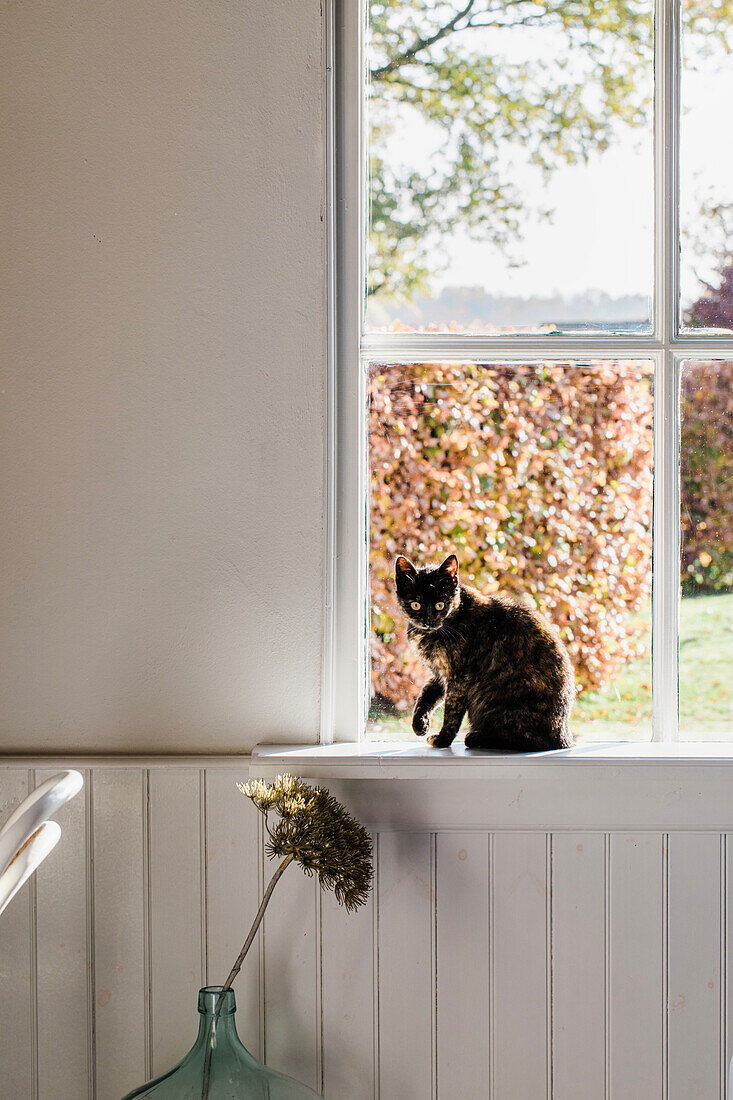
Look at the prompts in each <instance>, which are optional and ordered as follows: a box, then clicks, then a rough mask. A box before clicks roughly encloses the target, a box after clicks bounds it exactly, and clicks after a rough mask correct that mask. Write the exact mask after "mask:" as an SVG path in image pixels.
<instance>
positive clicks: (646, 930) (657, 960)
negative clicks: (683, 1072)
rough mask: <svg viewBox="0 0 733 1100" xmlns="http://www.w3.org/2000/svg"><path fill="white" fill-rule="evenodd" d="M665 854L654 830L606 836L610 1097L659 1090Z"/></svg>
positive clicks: (648, 1096)
mask: <svg viewBox="0 0 733 1100" xmlns="http://www.w3.org/2000/svg"><path fill="white" fill-rule="evenodd" d="M662 857H663V847H662V837H661V836H660V835H659V834H658V833H651V834H650V833H628V834H626V833H616V834H613V835H612V836H611V837H610V844H609V930H608V931H609V944H608V981H609V991H608V992H609V996H608V1006H609V1027H608V1037H609V1047H608V1054H607V1058H608V1080H609V1094H610V1100H626V1098H627V1097H629V1096H640V1097H641V1096H643V1097H645V1100H662V1097H663V1095H664V1072H663V1071H664V1051H663V1037H664V1027H663V1012H664V1005H663V1001H662V996H663V990H664V984H663V974H662V967H663V935H662V933H663V927H662V919H663V912H664V906H663V896H662V889H663V877H662Z"/></svg>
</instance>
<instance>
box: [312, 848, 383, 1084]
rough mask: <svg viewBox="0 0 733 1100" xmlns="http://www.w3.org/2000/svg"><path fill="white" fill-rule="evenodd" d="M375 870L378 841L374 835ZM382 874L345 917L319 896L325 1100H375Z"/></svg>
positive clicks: (332, 902)
mask: <svg viewBox="0 0 733 1100" xmlns="http://www.w3.org/2000/svg"><path fill="white" fill-rule="evenodd" d="M372 844H373V857H374V862H375V866H377V865H378V863H379V852H378V846H379V839H378V837H377V835H376V834H372ZM378 896H379V875H378V870H377V873H376V874H375V879H374V889H373V891H372V894H371V896H370V898H369V901H368V902H367V903H366V905H363V906H361V908H360V909H357V911H356V912H355V913H347V912H346V911H345V910H344V909H343V908H342V906H340V905H339V904H338V903H337V901H336V899H335V897H334V895H333V894H332V893H331V892H330V891H328V892H326V893H324V894H322V896H321V941H322V951H321V980H322V1000H321V1004H322V1015H323V1094H324V1096H325V1097H326V1100H343V1098H344V1097H346V1096H348V1097H349V1100H373V1098H374V1096H375V1095H376V1093H375V1081H376V1057H377V1044H376V1038H377V1033H378V1032H377V1028H378V1008H379V1002H378V997H377V996H376V995H375V990H376V967H377V944H376V935H377V900H376V899H377V897H378Z"/></svg>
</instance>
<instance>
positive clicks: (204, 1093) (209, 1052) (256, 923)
mask: <svg viewBox="0 0 733 1100" xmlns="http://www.w3.org/2000/svg"><path fill="white" fill-rule="evenodd" d="M294 859H295V856H294V855H289V856H286V857H285V859H284V860H283V861H282V863H281V864H280V865H279V866H278V868H277V870H276V871H275V874H274V875H273V876H272V878H271V879H270V881H269V883H268V886H267V889H266V890H265V893H264V896H263V898H262V901H261V902H260V907H259V909H258V910H257V913H256V915H255V919H254V920H253V921H252V927H251V928H250V930H249V932H248V934H247V939H246V940H245V941H244V944H243V946H242V950H241V951H240V952H239V954H238V955H237V961H236V962H235V964H234V966H233V967H232V969H231V970H230V971H229V976H228V977H227V980H226V981H225V982H224V985H223V986H222V987H221V994H220V997H219V1000H218V1003H217V1005H216V1008H215V1009H214V1016H213V1019H212V1021H211V1031H210V1034H209V1042H208V1045H207V1047H206V1058H205V1060H204V1079H203V1084H202V1086H201V1100H208V1096H209V1081H210V1079H211V1060H212V1057H213V1054H214V1040H215V1038H216V1024H217V1021H218V1019H219V1013H220V1011H221V1006H222V1003H223V1000H224V994H225V993H226V992H227V990H229V989H231V986H232V982H233V981H234V979H235V978H236V976H237V974H238V973H239V971H240V970H241V969H242V963H243V962H244V959H245V956H246V954H247V952H248V951H249V949H250V947H251V946H252V941H253V940H254V938H255V936H256V935H257V929H258V928H259V927H260V925H261V924H262V918H263V917H264V915H265V909H266V908H267V903H268V901H269V900H270V898H271V896H272V891H273V890H274V889H275V887H276V886H277V884H278V881H279V879H280V876H281V875H282V874H283V872H284V871H285V869H286V867H288V865H289V864H291V863H292V862H293V860H294Z"/></svg>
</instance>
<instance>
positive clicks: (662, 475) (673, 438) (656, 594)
mask: <svg viewBox="0 0 733 1100" xmlns="http://www.w3.org/2000/svg"><path fill="white" fill-rule="evenodd" d="M655 14H656V19H655V93H654V94H655V128H654V138H655V234H654V239H655V311H654V317H655V327H656V332H657V335H658V337H659V339H660V341H661V351H660V353H659V354H658V355H657V356H656V362H655V387H654V395H655V414H654V536H653V578H654V580H653V603H652V608H653V610H652V620H653V636H652V637H653V641H652V701H653V708H654V717H653V731H654V733H653V736H654V740H655V741H677V740H678V739H679V713H678V666H679V647H678V637H679V577H680V555H679V540H680V522H679V509H680V488H679V364H678V361H677V359H676V357H675V355H674V353H673V351H672V346H673V344H674V341H675V337H676V335H677V330H678V323H679V322H678V312H679V197H678V193H679V188H678V156H679V141H678V136H679V73H680V64H679V0H657V3H656V13H655Z"/></svg>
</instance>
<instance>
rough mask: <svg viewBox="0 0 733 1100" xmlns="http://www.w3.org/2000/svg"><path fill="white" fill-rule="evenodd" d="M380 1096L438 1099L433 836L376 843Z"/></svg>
mask: <svg viewBox="0 0 733 1100" xmlns="http://www.w3.org/2000/svg"><path fill="white" fill-rule="evenodd" d="M378 857H379V863H378V866H379V893H378V897H377V905H378V921H379V932H378V945H377V949H378V952H379V965H378V968H377V983H378V984H377V989H376V991H375V992H376V995H377V997H378V998H379V1085H378V1088H379V1093H378V1095H379V1096H380V1097H381V1098H383V1100H387V1097H395V1098H397V1097H399V1098H400V1100H430V1097H433V1096H435V1073H434V1069H435V1066H434V1058H435V1043H434V1035H435V977H436V975H435V967H434V953H435V940H434V920H433V913H434V904H435V890H434V837H433V836H432V835H431V834H430V833H409V832H384V833H382V834H381V835H380V837H379V850H378Z"/></svg>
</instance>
